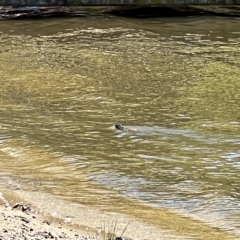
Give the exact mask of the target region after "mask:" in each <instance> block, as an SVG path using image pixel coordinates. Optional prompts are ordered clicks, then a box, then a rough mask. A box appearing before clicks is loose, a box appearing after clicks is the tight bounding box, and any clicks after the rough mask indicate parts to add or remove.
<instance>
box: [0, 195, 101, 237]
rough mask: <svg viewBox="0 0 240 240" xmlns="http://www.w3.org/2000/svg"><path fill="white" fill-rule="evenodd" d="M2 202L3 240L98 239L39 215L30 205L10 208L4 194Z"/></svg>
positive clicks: (0, 212) (0, 229)
mask: <svg viewBox="0 0 240 240" xmlns="http://www.w3.org/2000/svg"><path fill="white" fill-rule="evenodd" d="M0 200H1V205H0V223H1V224H0V239H1V240H10V239H12V240H16V239H17V240H37V239H88V240H90V239H97V238H95V237H94V236H93V235H92V236H91V234H90V235H89V236H88V235H87V234H86V233H83V231H82V230H81V229H80V228H79V229H77V227H78V226H71V225H68V224H67V223H64V222H63V221H60V220H59V221H57V220H56V219H54V221H53V220H52V219H49V217H46V216H44V215H41V214H37V213H36V211H34V210H33V209H32V208H31V206H30V205H24V204H21V203H16V204H14V205H13V206H10V205H9V203H8V202H7V200H6V199H5V198H4V197H3V195H2V194H1V197H0Z"/></svg>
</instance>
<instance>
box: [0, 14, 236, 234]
mask: <svg viewBox="0 0 240 240" xmlns="http://www.w3.org/2000/svg"><path fill="white" fill-rule="evenodd" d="M238 26H239V21H238V20H237V19H223V18H219V19H218V18H203V17H201V18H192V19H189V18H185V19H184V18H183V19H161V20H159V19H151V20H133V19H131V20H129V19H128V20H124V19H118V18H109V19H108V18H100V17H98V18H89V19H84V20H82V19H68V20H61V22H60V20H48V21H22V22H2V23H1V28H0V31H1V36H0V38H1V43H0V44H1V50H0V51H1V55H0V83H1V88H0V130H1V133H0V134H1V135H0V143H1V146H0V150H1V151H2V152H3V153H4V154H6V155H8V156H9V159H8V160H7V161H3V162H1V164H0V166H1V169H2V171H3V172H11V173H12V174H14V176H15V177H17V178H18V179H19V181H20V182H21V183H22V184H26V185H27V186H28V189H29V188H30V189H31V190H41V191H45V192H50V193H53V194H56V195H61V196H63V197H64V198H66V199H70V200H71V201H77V202H81V203H87V204H95V205H96V204H97V205H98V206H100V207H106V206H109V203H110V202H111V201H112V199H116V198H117V196H118V195H121V196H124V197H127V198H132V199H137V200H142V201H143V202H145V203H147V204H149V205H150V206H152V207H157V208H160V207H164V208H168V209H173V210H174V211H176V212H177V213H181V214H183V215H185V216H191V217H193V218H196V219H199V220H201V221H203V222H206V223H209V224H212V225H214V226H217V227H220V228H222V229H224V230H227V231H232V232H234V233H236V234H240V232H239V230H238V229H239V226H240V222H239V216H240V212H239V210H238V209H239V204H240V202H239V181H240V179H239V170H240V169H239V168H240V165H239V163H238V162H239V160H240V151H239V144H240V140H239V139H240V135H239V130H240V125H239V119H240V111H239V110H240V104H239V102H240V101H239V99H240V95H239V88H240V82H239V76H240V68H239V66H240V51H239V42H240V32H239V31H237V30H236V29H238ZM115 122H122V123H123V124H126V125H130V126H133V127H134V128H136V129H137V130H138V131H137V132H134V133H131V132H128V133H124V132H123V133H122V132H116V131H114V130H113V129H112V128H111V126H112V125H113V124H114V123H115ZM29 179H31V181H29ZM96 198H97V199H98V201H97V202H96V200H95V199H96ZM111 208H113V209H117V208H118V201H117V200H116V201H115V205H114V204H113V206H112V207H111ZM132 211H133V210H132ZM153 218H154V219H152V221H153V222H154V221H155V216H154V217H153ZM156 221H157V220H156Z"/></svg>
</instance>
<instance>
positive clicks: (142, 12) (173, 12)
mask: <svg viewBox="0 0 240 240" xmlns="http://www.w3.org/2000/svg"><path fill="white" fill-rule="evenodd" d="M106 13H107V14H111V15H115V16H121V17H133V18H161V17H192V16H221V17H240V9H239V8H238V7H235V8H231V7H229V8H228V7H225V8H222V9H221V7H219V8H217V9H213V8H211V7H209V8H207V7H206V8H201V7H195V6H170V7H164V6H147V7H119V8H114V9H112V10H110V11H106Z"/></svg>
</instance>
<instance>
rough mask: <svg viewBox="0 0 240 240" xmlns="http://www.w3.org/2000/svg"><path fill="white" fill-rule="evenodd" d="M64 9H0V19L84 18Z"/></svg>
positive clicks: (82, 15) (79, 14)
mask: <svg viewBox="0 0 240 240" xmlns="http://www.w3.org/2000/svg"><path fill="white" fill-rule="evenodd" d="M84 16H85V15H84V14H81V13H76V12H74V11H71V10H70V9H69V8H66V7H20V8H13V7H8V8H5V7H0V19H18V18H20V19H22V18H45V17H84Z"/></svg>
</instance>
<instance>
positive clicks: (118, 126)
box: [115, 123, 124, 130]
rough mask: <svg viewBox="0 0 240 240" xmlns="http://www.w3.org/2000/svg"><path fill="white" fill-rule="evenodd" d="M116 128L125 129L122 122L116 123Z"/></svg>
mask: <svg viewBox="0 0 240 240" xmlns="http://www.w3.org/2000/svg"><path fill="white" fill-rule="evenodd" d="M115 129H116V130H123V129H124V127H123V125H122V124H120V123H117V124H115Z"/></svg>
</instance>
